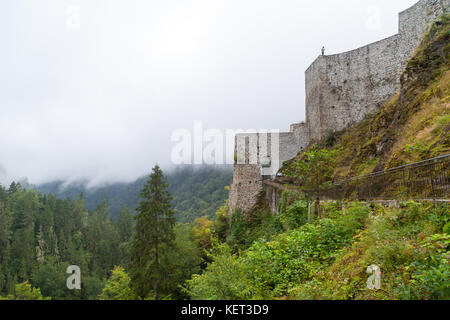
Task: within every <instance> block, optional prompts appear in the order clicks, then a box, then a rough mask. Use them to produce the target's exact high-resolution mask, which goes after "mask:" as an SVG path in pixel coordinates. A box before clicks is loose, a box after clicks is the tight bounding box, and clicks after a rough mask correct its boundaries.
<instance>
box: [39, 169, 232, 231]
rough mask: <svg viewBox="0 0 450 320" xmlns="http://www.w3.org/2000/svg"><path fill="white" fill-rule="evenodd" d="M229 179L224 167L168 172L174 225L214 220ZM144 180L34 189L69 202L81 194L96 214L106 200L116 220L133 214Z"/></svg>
mask: <svg viewBox="0 0 450 320" xmlns="http://www.w3.org/2000/svg"><path fill="white" fill-rule="evenodd" d="M231 177H232V171H231V168H229V167H227V166H220V167H213V166H200V167H198V168H192V166H180V167H176V168H175V169H174V170H173V171H169V172H168V173H167V179H168V183H169V190H170V192H171V193H172V195H173V197H174V198H173V205H174V208H175V212H176V218H177V221H179V222H192V221H194V219H195V218H198V217H203V216H208V217H210V218H211V217H214V214H215V212H216V211H217V210H218V209H219V208H220V207H221V206H222V205H223V203H224V201H225V199H226V198H227V197H228V191H227V190H225V187H226V186H228V185H230V183H231ZM145 180H146V177H141V178H139V179H137V180H136V181H134V182H132V183H115V184H109V185H106V186H101V187H95V188H87V187H86V185H87V183H83V182H79V183H72V184H69V185H68V186H66V185H65V183H64V182H62V181H57V182H51V183H45V184H42V185H38V186H37V187H35V188H36V189H37V190H38V191H40V192H42V193H44V194H55V195H56V196H57V197H58V198H66V197H69V198H71V199H72V200H75V199H77V198H78V196H79V195H80V194H81V193H83V196H84V200H85V203H86V208H87V209H89V210H95V209H96V208H97V206H98V205H99V204H101V203H102V202H103V200H104V198H105V196H106V197H107V198H108V205H109V211H110V213H111V216H112V217H113V218H117V217H119V215H120V212H121V211H122V208H123V207H127V208H130V210H131V211H132V213H133V214H134V210H135V209H136V207H137V205H138V202H139V192H140V191H141V189H142V187H143V185H144V183H145Z"/></svg>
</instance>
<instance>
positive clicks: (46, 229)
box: [0, 182, 223, 300]
mask: <svg viewBox="0 0 450 320" xmlns="http://www.w3.org/2000/svg"><path fill="white" fill-rule="evenodd" d="M143 190H145V186H144V187H143ZM165 192H167V194H168V198H167V199H168V201H167V206H168V209H167V210H169V212H172V213H173V223H172V224H171V226H170V227H169V228H168V229H164V230H165V231H164V234H171V235H173V237H171V241H170V243H165V244H163V245H162V246H161V248H160V255H159V256H160V257H159V259H158V262H159V263H160V266H161V267H160V274H163V275H164V277H163V278H164V280H163V281H161V282H160V284H161V285H160V294H161V298H166V299H168V298H170V299H182V298H187V297H188V296H187V294H186V292H185V290H184V289H182V288H181V285H182V284H183V283H184V282H185V281H186V280H187V279H189V278H190V277H191V276H192V274H194V273H199V272H200V271H201V268H202V265H204V264H205V261H206V260H205V259H207V258H206V256H205V252H204V250H205V249H206V248H207V247H209V243H210V232H211V226H212V222H211V221H210V220H208V218H207V217H202V218H198V219H196V220H195V222H193V223H190V224H181V223H175V218H174V210H173V209H172V205H171V203H170V201H171V199H172V196H171V195H170V192H168V191H165ZM141 195H142V193H141ZM139 206H141V205H139ZM108 207H109V205H108V202H107V200H106V198H105V199H104V200H103V201H102V203H101V204H100V205H99V206H98V207H97V208H96V209H95V210H87V209H86V205H85V201H84V199H83V196H82V195H80V196H79V197H78V198H77V199H76V200H71V199H69V198H66V199H58V198H56V196H55V195H52V194H50V195H44V194H42V193H39V192H37V191H35V190H26V189H24V188H23V187H22V186H21V185H20V183H15V182H13V183H12V184H11V185H10V187H9V188H5V187H3V186H0V300H1V299H2V297H3V299H20V300H21V299H57V300H59V299H71V300H72V299H82V300H85V299H94V300H95V299H154V298H155V296H154V295H153V293H152V292H150V293H149V294H145V295H144V296H138V295H137V294H135V293H134V291H132V290H131V284H130V281H131V280H132V278H131V280H130V277H129V275H128V273H127V271H128V270H129V268H130V267H131V266H132V264H131V261H130V258H131V257H133V255H132V253H133V252H134V251H133V248H134V246H133V243H134V242H133V241H135V242H136V241H138V240H140V241H142V242H143V243H144V253H143V254H145V252H149V251H150V246H151V241H150V240H148V241H147V240H145V239H149V238H147V237H146V235H145V234H144V235H143V236H142V239H143V240H142V239H136V238H137V236H136V235H139V232H137V233H136V232H135V228H136V223H135V220H137V221H139V219H140V216H142V214H141V215H139V214H138V215H137V216H136V217H135V219H133V217H132V214H131V212H130V210H128V209H127V208H124V209H123V210H122V211H121V213H120V215H119V217H118V218H117V219H112V218H111V216H110V213H109V211H108ZM146 208H147V207H146ZM151 208H161V206H159V205H155V206H152V207H151ZM222 210H223V209H222ZM158 212H159V211H158ZM155 224H156V225H157V223H155V222H154V221H153V222H152V223H151V224H150V225H147V226H146V227H145V228H144V229H143V230H144V233H145V232H146V231H147V230H150V229H151V226H154V225H155ZM138 225H139V223H138ZM138 230H142V228H138ZM133 235H134V237H133ZM152 239H153V238H152ZM147 246H148V248H147ZM134 256H136V255H134ZM138 257H139V260H141V254H140V253H139V255H138ZM71 265H76V266H79V267H80V269H81V273H82V286H81V290H69V289H68V288H67V286H66V280H67V278H68V277H69V274H67V273H66V270H67V268H68V267H69V266H71ZM143 270H144V269H143ZM145 274H146V275H147V274H148V275H149V277H150V278H148V279H147V278H146V279H144V281H143V282H145V283H149V284H150V286H151V284H152V283H153V282H152V281H151V279H152V278H151V277H154V276H155V275H154V273H152V272H149V273H145Z"/></svg>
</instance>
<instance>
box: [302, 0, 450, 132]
mask: <svg viewBox="0 0 450 320" xmlns="http://www.w3.org/2000/svg"><path fill="white" fill-rule="evenodd" d="M449 2H450V0H421V1H419V2H418V3H417V4H416V5H414V6H413V7H411V8H409V9H408V10H405V11H403V12H402V13H400V15H399V33H398V34H396V35H394V36H392V37H389V38H387V39H384V40H381V41H378V42H375V43H371V44H369V45H366V46H364V47H361V48H358V49H356V50H352V51H348V52H344V53H340V54H336V55H329V56H320V57H318V58H317V59H316V61H314V62H313V64H312V65H311V66H310V67H309V68H308V70H306V83H305V85H306V120H307V123H308V126H309V134H310V138H311V139H312V140H319V139H322V138H324V137H325V136H326V135H327V133H328V132H329V131H336V130H341V129H344V128H346V127H347V126H349V125H351V124H355V123H357V122H359V121H361V120H362V119H364V117H365V116H367V115H368V114H371V113H373V112H375V111H376V110H377V109H378V108H379V107H380V105H381V104H382V103H384V102H385V101H387V100H388V99H389V98H391V97H392V96H393V95H394V94H395V93H396V92H397V91H398V89H399V84H400V76H401V73H402V72H403V70H404V68H405V66H406V62H407V61H408V59H409V58H410V57H411V56H412V54H413V53H414V49H415V48H416V47H417V46H418V45H419V44H420V41H421V39H422V37H423V34H424V33H425V32H426V29H427V27H428V26H429V24H430V23H431V22H432V21H434V20H435V19H436V18H437V17H439V16H440V15H441V14H442V13H443V12H444V11H446V10H447V8H448V7H449Z"/></svg>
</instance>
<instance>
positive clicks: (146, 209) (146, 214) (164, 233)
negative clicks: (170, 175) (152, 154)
mask: <svg viewBox="0 0 450 320" xmlns="http://www.w3.org/2000/svg"><path fill="white" fill-rule="evenodd" d="M141 199H142V201H141V202H140V203H139V207H138V208H137V212H138V214H137V215H136V216H135V219H136V232H135V234H134V237H133V240H132V244H131V262H130V268H129V269H130V275H131V285H132V287H133V289H134V290H135V292H136V293H137V294H138V296H140V297H141V298H146V297H147V296H148V295H149V294H150V293H151V291H152V290H153V291H154V294H155V298H156V300H159V298H160V294H161V292H160V281H161V278H162V272H161V265H160V261H161V260H160V255H161V252H160V250H161V246H169V247H170V246H171V245H172V243H173V241H174V237H175V235H174V231H173V228H174V225H175V217H174V211H173V210H172V204H171V200H172V196H171V194H170V193H169V191H168V184H167V181H166V178H165V177H164V175H163V172H162V170H161V169H160V167H159V166H158V165H156V166H155V167H154V168H153V172H152V174H150V178H149V180H148V181H147V182H146V184H145V185H144V188H143V189H142V191H141Z"/></svg>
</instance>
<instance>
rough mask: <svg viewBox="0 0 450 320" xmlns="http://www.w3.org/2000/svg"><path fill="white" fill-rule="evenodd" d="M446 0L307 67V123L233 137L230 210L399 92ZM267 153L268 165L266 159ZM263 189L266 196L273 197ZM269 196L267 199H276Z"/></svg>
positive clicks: (246, 205) (425, 4)
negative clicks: (390, 31) (389, 32)
mask: <svg viewBox="0 0 450 320" xmlns="http://www.w3.org/2000/svg"><path fill="white" fill-rule="evenodd" d="M449 4H450V0H420V1H419V2H417V3H416V4H415V5H414V6H412V7H411V8H409V9H407V10H405V11H403V12H401V13H400V14H399V33H398V34H396V35H394V36H392V37H389V38H386V39H383V40H380V41H377V42H375V43H372V44H369V45H366V46H364V47H361V48H358V49H355V50H352V51H348V52H344V53H340V54H336V55H329V56H327V55H325V56H319V57H318V58H317V59H316V60H315V61H314V62H313V63H312V64H311V66H310V67H309V68H308V69H307V70H306V72H305V76H306V78H305V80H306V82H305V86H306V123H298V124H293V125H291V130H290V132H286V133H277V134H243V135H237V136H236V149H235V151H236V163H235V166H234V175H233V183H232V186H231V191H230V198H229V209H230V210H233V209H242V210H243V211H247V210H249V209H251V208H252V207H253V206H254V204H255V203H256V200H257V196H258V195H259V193H260V192H261V191H262V190H263V181H264V179H267V178H274V177H276V174H277V172H278V170H279V168H280V167H281V166H282V164H283V162H284V161H287V160H291V159H292V158H294V157H295V156H296V155H297V154H298V153H299V152H301V151H302V150H303V149H305V148H306V147H307V146H308V145H309V144H310V142H311V141H314V140H320V139H322V138H324V137H326V135H327V134H328V133H329V132H331V131H338V130H341V129H344V128H346V127H348V126H349V125H352V124H355V123H357V122H360V121H361V120H363V119H364V118H365V117H366V116H367V115H368V114H371V113H374V112H375V111H376V110H377V109H378V108H379V107H380V106H381V104H383V103H384V102H385V101H387V100H389V99H390V98H391V97H392V96H393V95H394V94H395V93H396V92H398V90H399V88H400V76H401V73H402V72H403V70H404V69H405V66H406V63H407V61H408V59H409V58H410V57H411V56H412V55H413V53H414V50H415V49H416V48H417V46H418V45H419V44H420V41H421V39H422V37H423V35H424V33H425V32H426V30H427V28H428V27H429V25H430V24H431V22H433V21H434V20H435V19H436V18H438V17H439V16H440V15H441V14H442V13H444V12H448V8H449ZM272 141H278V142H279V143H275V144H274V143H272ZM266 158H269V159H270V160H271V161H270V167H267V164H264V162H265V161H264V159H266ZM266 189H267V188H266ZM269 189H270V188H269ZM269 189H267V190H269ZM267 190H266V197H269V198H271V199H272V198H274V197H276V196H277V193H276V192H275V191H273V190H272V191H267ZM269 193H270V194H269ZM272 200H273V201H269V203H276V201H275V199H272Z"/></svg>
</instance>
